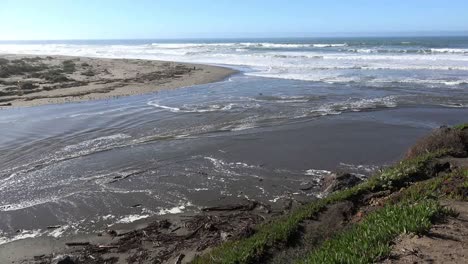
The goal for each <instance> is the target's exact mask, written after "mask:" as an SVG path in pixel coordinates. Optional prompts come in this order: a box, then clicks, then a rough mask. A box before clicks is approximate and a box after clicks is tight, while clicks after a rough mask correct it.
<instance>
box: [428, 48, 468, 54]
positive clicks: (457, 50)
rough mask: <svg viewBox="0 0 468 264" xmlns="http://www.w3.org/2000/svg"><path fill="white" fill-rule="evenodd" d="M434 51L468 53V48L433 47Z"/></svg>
mask: <svg viewBox="0 0 468 264" xmlns="http://www.w3.org/2000/svg"><path fill="white" fill-rule="evenodd" d="M431 52H433V53H460V54H465V53H468V49H431Z"/></svg>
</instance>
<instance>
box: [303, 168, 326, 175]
mask: <svg viewBox="0 0 468 264" xmlns="http://www.w3.org/2000/svg"><path fill="white" fill-rule="evenodd" d="M330 174H332V172H331V171H327V170H316V169H308V170H306V171H305V173H304V175H307V176H314V177H323V176H326V175H330Z"/></svg>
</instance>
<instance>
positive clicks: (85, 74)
mask: <svg viewBox="0 0 468 264" xmlns="http://www.w3.org/2000/svg"><path fill="white" fill-rule="evenodd" d="M81 75H84V76H88V77H91V76H95V75H96V73H95V72H94V71H92V70H91V69H89V70H87V71H84V72H82V73H81Z"/></svg>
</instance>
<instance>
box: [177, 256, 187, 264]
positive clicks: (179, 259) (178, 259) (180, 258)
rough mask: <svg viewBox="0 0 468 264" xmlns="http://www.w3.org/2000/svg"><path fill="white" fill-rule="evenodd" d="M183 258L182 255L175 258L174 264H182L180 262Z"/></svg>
mask: <svg viewBox="0 0 468 264" xmlns="http://www.w3.org/2000/svg"><path fill="white" fill-rule="evenodd" d="M184 258H185V255H184V254H180V255H179V256H177V259H176V261H175V264H180V263H182V260H183V259H184Z"/></svg>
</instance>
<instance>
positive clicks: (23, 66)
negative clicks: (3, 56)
mask: <svg viewBox="0 0 468 264" xmlns="http://www.w3.org/2000/svg"><path fill="white" fill-rule="evenodd" d="M46 68H47V66H46V65H44V64H37V65H36V64H29V63H26V61H25V60H11V61H8V60H2V61H1V63H0V78H8V77H10V76H15V75H24V74H26V73H32V72H38V71H42V70H44V69H46Z"/></svg>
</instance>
